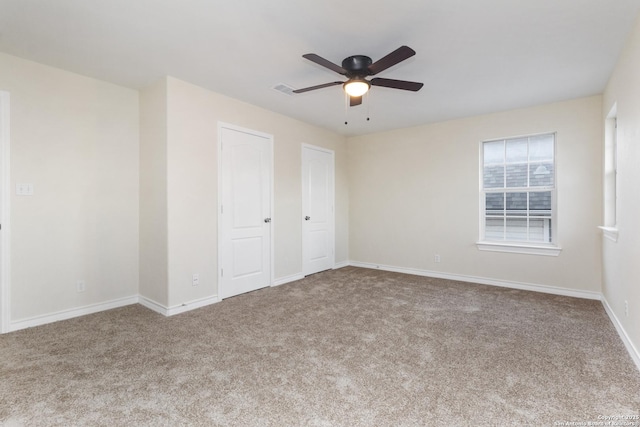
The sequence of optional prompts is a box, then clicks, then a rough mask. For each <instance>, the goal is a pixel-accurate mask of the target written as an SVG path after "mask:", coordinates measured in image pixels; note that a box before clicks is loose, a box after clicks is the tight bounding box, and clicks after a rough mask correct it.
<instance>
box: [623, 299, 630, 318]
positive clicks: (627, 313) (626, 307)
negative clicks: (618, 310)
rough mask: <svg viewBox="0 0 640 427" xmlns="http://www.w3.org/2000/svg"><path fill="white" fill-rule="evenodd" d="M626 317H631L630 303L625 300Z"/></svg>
mask: <svg viewBox="0 0 640 427" xmlns="http://www.w3.org/2000/svg"><path fill="white" fill-rule="evenodd" d="M624 315H625V317H629V301H627V300H624Z"/></svg>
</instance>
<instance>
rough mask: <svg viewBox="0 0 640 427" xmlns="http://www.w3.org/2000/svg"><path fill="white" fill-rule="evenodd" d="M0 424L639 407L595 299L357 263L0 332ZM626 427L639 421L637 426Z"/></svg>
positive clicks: (410, 419)
mask: <svg viewBox="0 0 640 427" xmlns="http://www.w3.org/2000/svg"><path fill="white" fill-rule="evenodd" d="M0 362H1V364H2V365H1V369H0V374H1V377H0V380H1V384H0V421H2V423H4V425H10V426H11V425H26V426H39V425H60V426H69V425H90V426H97V425H104V426H125V425H135V426H140V425H153V426H160V425H172V426H173V425H205V426H206V425H221V426H226V425H230V426H422V425H424V426H483V425H535V426H553V425H559V424H554V423H559V422H584V423H585V425H586V423H587V422H589V421H591V422H597V421H601V420H602V418H599V417H603V416H620V415H634V414H638V410H639V409H640V373H639V372H638V371H637V370H636V368H635V366H634V365H633V363H632V361H631V359H630V357H629V355H628V354H627V352H626V350H625V348H624V346H623V344H622V343H621V341H620V339H619V337H618V336H617V334H616V331H615V330H614V328H613V326H612V324H611V322H610V321H609V319H608V317H607V316H606V314H605V312H604V310H603V308H602V306H601V304H600V303H599V302H597V301H588V300H580V299H574V298H567V297H560V296H553V295H545V294H537V293H533V292H525V291H517V290H510V289H503V288H495V287H490V286H482V285H474V284H466V283H460V282H452V281H446V280H439V279H430V278H423V277H416V276H409V275H402V274H395V273H386V272H380V271H375V270H365V269H358V268H352V267H348V268H343V269H340V270H336V271H329V272H324V273H320V274H317V275H314V276H310V277H307V278H306V279H304V280H301V281H298V282H294V283H290V284H287V285H283V286H280V287H277V288H271V289H264V290H260V291H256V292H253V293H250V294H246V295H242V296H238V297H235V298H231V299H228V300H225V301H223V302H221V303H218V304H215V305H212V306H209V307H206V308H202V309H198V310H195V311H191V312H188V313H184V314H181V315H178V316H174V317H171V318H164V317H162V316H160V315H158V314H156V313H154V312H152V311H149V310H147V309H146V308H144V307H142V306H138V305H135V306H129V307H125V308H121V309H116V310H111V311H108V312H103V313H99V314H95V315H90V316H86V317H82V318H77V319H72V320H68V321H63V322H58V323H55V324H51V325H46V326H41V327H37V328H32V329H29V330H23V331H19V332H15V333H11V334H5V335H2V336H0ZM636 425H637V424H636Z"/></svg>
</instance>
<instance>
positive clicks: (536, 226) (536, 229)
mask: <svg viewBox="0 0 640 427" xmlns="http://www.w3.org/2000/svg"><path fill="white" fill-rule="evenodd" d="M550 225H551V219H550V218H531V219H530V220H529V240H530V241H532V242H541V243H550V242H551V227H550Z"/></svg>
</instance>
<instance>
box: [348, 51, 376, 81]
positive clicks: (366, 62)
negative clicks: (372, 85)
mask: <svg viewBox="0 0 640 427" xmlns="http://www.w3.org/2000/svg"><path fill="white" fill-rule="evenodd" d="M371 64H373V61H372V60H371V58H369V57H368V56H365V55H353V56H350V57H348V58H345V59H344V60H343V61H342V68H344V69H345V70H347V77H356V76H357V77H364V76H368V75H369V74H371V72H370V71H369V66H370V65H371Z"/></svg>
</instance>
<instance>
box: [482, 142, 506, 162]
mask: <svg viewBox="0 0 640 427" xmlns="http://www.w3.org/2000/svg"><path fill="white" fill-rule="evenodd" d="M482 145H483V147H484V164H485V165H486V164H489V163H504V141H492V142H485V143H484V144H482Z"/></svg>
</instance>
